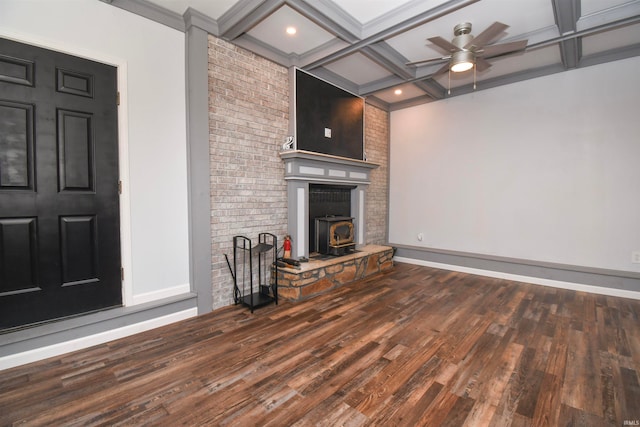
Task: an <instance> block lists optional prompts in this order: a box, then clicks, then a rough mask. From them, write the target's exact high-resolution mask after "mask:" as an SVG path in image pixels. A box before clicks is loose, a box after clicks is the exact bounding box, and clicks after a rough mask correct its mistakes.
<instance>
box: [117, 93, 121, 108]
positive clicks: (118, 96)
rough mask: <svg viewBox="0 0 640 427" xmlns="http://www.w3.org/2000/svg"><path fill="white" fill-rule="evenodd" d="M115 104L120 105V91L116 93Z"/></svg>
mask: <svg viewBox="0 0 640 427" xmlns="http://www.w3.org/2000/svg"><path fill="white" fill-rule="evenodd" d="M116 105H117V106H120V92H118V93H117V94H116Z"/></svg>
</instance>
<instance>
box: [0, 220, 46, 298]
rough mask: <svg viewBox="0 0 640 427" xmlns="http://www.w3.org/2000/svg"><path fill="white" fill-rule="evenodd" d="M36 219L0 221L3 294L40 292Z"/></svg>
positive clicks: (0, 263)
mask: <svg viewBox="0 0 640 427" xmlns="http://www.w3.org/2000/svg"><path fill="white" fill-rule="evenodd" d="M37 246H38V243H37V239H36V219H35V218H4V219H0V256H1V257H2V258H1V259H0V272H1V273H2V277H0V295H3V294H6V295H9V294H14V293H19V292H28V291H36V290H38V247H37Z"/></svg>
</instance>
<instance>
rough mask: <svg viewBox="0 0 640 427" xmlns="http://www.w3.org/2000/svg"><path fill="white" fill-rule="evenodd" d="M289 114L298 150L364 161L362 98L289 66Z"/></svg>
mask: <svg viewBox="0 0 640 427" xmlns="http://www.w3.org/2000/svg"><path fill="white" fill-rule="evenodd" d="M292 70H293V76H292V77H293V78H292V79H291V80H292V82H293V94H294V96H292V99H293V102H292V106H293V109H292V111H291V114H290V118H291V119H292V120H291V123H292V124H293V129H291V133H292V135H293V136H294V138H295V144H296V145H295V147H296V149H297V150H305V151H313V152H316V153H323V154H330V155H333V156H339V157H347V158H350V159H357V160H363V153H364V98H362V97H360V96H358V95H355V94H353V93H351V92H348V91H346V90H344V89H341V88H339V87H337V86H335V85H333V84H331V83H329V82H326V81H324V80H322V79H319V78H318V77H315V76H313V75H311V74H309V73H307V72H304V71H302V70H300V69H299V68H295V67H294V68H292Z"/></svg>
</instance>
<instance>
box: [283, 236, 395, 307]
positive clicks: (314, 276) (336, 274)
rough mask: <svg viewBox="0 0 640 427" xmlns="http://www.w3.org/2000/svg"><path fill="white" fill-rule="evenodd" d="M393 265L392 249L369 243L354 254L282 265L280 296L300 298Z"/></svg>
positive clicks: (378, 271) (311, 295)
mask: <svg viewBox="0 0 640 427" xmlns="http://www.w3.org/2000/svg"><path fill="white" fill-rule="evenodd" d="M391 268H393V248H391V247H390V246H378V245H366V246H363V247H360V248H358V252H355V253H352V254H348V255H344V256H340V257H331V258H328V259H324V260H310V261H309V262H306V263H301V265H300V270H297V269H293V268H279V269H278V296H279V297H280V298H283V299H286V300H290V301H299V300H302V299H307V298H310V297H313V296H315V295H319V294H322V293H325V292H327V291H330V290H331V289H334V288H337V287H340V286H342V285H345V284H348V283H351V282H354V281H356V280H360V279H363V278H365V277H368V276H371V275H373V274H376V273H380V272H382V271H386V270H389V269H391Z"/></svg>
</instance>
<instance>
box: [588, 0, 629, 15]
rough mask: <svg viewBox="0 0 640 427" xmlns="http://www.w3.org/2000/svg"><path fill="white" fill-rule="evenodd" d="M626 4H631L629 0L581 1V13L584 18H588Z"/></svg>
mask: <svg viewBox="0 0 640 427" xmlns="http://www.w3.org/2000/svg"><path fill="white" fill-rule="evenodd" d="M625 3H629V0H581V1H580V12H581V14H582V16H586V15H591V14H593V13H596V12H600V11H603V10H607V9H611V8H613V7H617V6H620V5H623V4H625Z"/></svg>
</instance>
